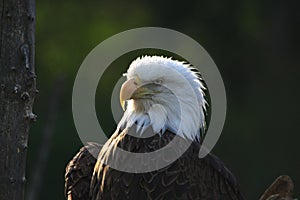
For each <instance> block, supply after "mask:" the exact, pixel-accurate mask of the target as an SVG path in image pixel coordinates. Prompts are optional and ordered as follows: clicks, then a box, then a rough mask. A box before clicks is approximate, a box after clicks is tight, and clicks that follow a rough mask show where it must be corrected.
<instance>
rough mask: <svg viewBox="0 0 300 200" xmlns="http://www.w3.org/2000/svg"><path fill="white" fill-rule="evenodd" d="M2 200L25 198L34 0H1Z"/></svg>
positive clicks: (32, 86) (32, 84) (32, 94)
mask: <svg viewBox="0 0 300 200" xmlns="http://www.w3.org/2000/svg"><path fill="white" fill-rule="evenodd" d="M0 17H1V18H0V38H1V40H0V199H1V200H22V199H24V185H25V181H26V179H25V165H26V151H27V139H28V133H29V126H30V122H31V121H35V119H36V115H34V114H33V113H32V104H33V101H34V97H35V94H36V92H37V91H36V75H35V69H34V30H35V1H34V0H1V1H0Z"/></svg>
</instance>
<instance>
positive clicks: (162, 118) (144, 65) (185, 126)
mask: <svg viewBox="0 0 300 200" xmlns="http://www.w3.org/2000/svg"><path fill="white" fill-rule="evenodd" d="M125 76H126V77H127V81H126V82H125V83H123V85H122V87H121V91H120V103H121V106H122V108H123V109H124V110H125V112H124V115H123V117H122V119H121V121H120V123H119V124H118V128H120V129H124V128H130V127H131V126H133V125H134V124H136V125H138V126H137V127H138V128H137V129H138V130H137V131H140V134H141V135H142V134H143V132H144V130H145V129H146V128H147V127H149V126H152V129H153V131H154V132H155V133H158V134H163V133H164V132H165V130H169V131H172V132H173V133H175V134H177V135H179V136H181V137H183V138H187V139H190V140H197V141H200V139H201V138H200V135H202V134H204V133H203V131H204V127H205V109H206V108H205V106H206V104H207V103H206V100H205V97H204V96H205V94H204V89H205V88H204V86H203V83H202V82H201V81H200V78H199V76H198V74H197V72H195V70H193V68H192V67H191V66H190V65H189V64H186V63H185V62H180V61H177V60H172V59H171V58H165V57H160V56H143V57H140V58H137V59H136V60H134V61H133V62H132V63H131V64H130V66H129V68H128V70H127V73H126V74H125Z"/></svg>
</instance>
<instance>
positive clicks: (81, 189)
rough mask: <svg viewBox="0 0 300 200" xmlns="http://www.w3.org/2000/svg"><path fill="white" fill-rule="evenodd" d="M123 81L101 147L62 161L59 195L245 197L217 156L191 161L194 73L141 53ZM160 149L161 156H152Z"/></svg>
mask: <svg viewBox="0 0 300 200" xmlns="http://www.w3.org/2000/svg"><path fill="white" fill-rule="evenodd" d="M125 76H126V77H127V81H126V82H125V83H123V85H122V87H121V91H120V103H121V105H122V107H123V109H124V110H125V112H124V115H123V117H122V119H121V121H120V122H119V124H118V126H117V129H116V131H115V132H114V134H113V135H112V136H111V138H110V139H109V140H108V141H107V142H106V143H105V144H104V145H103V146H101V145H98V144H95V143H90V144H88V145H86V146H85V147H83V148H82V149H81V150H80V151H79V153H78V154H77V155H76V156H75V157H74V158H73V159H72V160H71V161H70V162H69V164H68V165H67V168H66V174H65V196H66V198H67V199H69V200H71V199H72V200H83V199H85V200H87V199H91V200H103V199H105V200H106V199H113V200H123V199H130V200H135V199H137V200H140V199H149V200H154V199H156V200H161V199H182V200H187V199H192V200H195V199H211V200H219V199H222V200H229V199H230V200H232V199H237V200H240V199H244V198H243V196H242V194H241V192H240V189H239V186H238V184H237V181H236V179H235V177H234V176H233V174H232V173H231V172H230V171H229V170H228V169H227V168H226V167H225V166H224V164H223V163H222V162H221V161H220V160H219V159H218V158H217V157H216V156H214V155H213V154H211V153H209V154H208V155H207V156H206V157H204V158H199V157H198V153H199V150H200V147H201V143H202V140H203V137H204V132H205V128H206V121H205V113H206V106H207V102H206V99H205V93H204V90H205V87H204V85H203V83H202V81H201V80H200V78H199V76H198V74H197V72H195V70H194V69H193V68H192V67H191V66H190V65H189V64H187V63H185V62H179V61H177V60H173V59H171V58H165V57H159V56H144V57H141V58H137V59H136V60H134V61H133V62H132V63H131V64H130V66H129V68H128V71H127V73H126V74H125ZM174 141H176V142H174ZM171 144H172V145H171ZM118 149H122V150H123V151H118ZM160 149H164V151H165V152H163V153H160V154H155V155H156V156H153V155H152V154H151V153H153V152H156V151H158V150H160ZM123 152H129V153H133V155H134V156H133V157H132V156H129V155H131V154H123ZM92 154H97V155H98V159H96V158H94V157H93V156H92ZM137 154H139V155H140V154H143V155H146V156H142V157H138V156H136V157H135V155H137ZM129 157H130V158H129ZM143 170H144V171H143Z"/></svg>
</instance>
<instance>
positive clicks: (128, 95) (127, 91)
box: [120, 77, 154, 110]
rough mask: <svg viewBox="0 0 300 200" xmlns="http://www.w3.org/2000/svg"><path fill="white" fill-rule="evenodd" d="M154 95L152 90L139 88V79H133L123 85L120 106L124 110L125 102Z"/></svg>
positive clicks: (144, 87)
mask: <svg viewBox="0 0 300 200" xmlns="http://www.w3.org/2000/svg"><path fill="white" fill-rule="evenodd" d="M149 94H154V92H153V91H152V90H150V89H149V88H147V87H146V86H141V81H140V79H139V77H134V78H131V79H129V80H127V81H126V82H125V83H123V85H122V87H121V91H120V104H121V106H122V108H123V110H125V102H126V101H127V100H129V99H140V98H143V97H144V96H145V95H149Z"/></svg>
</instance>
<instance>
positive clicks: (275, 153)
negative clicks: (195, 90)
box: [27, 0, 300, 200]
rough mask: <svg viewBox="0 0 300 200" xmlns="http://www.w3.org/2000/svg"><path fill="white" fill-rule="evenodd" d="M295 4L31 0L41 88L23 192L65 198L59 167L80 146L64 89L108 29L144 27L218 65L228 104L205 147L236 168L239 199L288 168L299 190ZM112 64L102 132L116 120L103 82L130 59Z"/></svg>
mask: <svg viewBox="0 0 300 200" xmlns="http://www.w3.org/2000/svg"><path fill="white" fill-rule="evenodd" d="M299 6H300V1H297V0H291V1H283V0H282V1H276V0H275V1H271V0H264V1H261V0H244V1H239V0H230V1H217V0H210V1H196V0H194V1H190V0H187V1H157V0H152V1H145V0H144V1H141V0H133V1H130V2H126V1H120V0H119V1H107V0H102V1H92V0H89V1H70V0H66V1H57V0H51V1H50V0H43V1H38V2H37V9H36V11H37V26H36V68H37V74H38V88H39V90H40V93H39V95H38V96H37V98H36V101H35V105H34V111H35V113H36V114H37V115H38V121H37V122H36V123H35V124H33V125H32V128H31V134H30V139H29V149H28V162H27V178H28V183H27V195H28V196H30V197H28V198H30V199H33V200H35V199H44V200H48V199H49V200H50V199H51V200H53V199H58V200H59V199H64V196H63V188H64V169H65V166H66V164H67V162H68V161H69V159H71V158H72V156H73V155H74V154H75V153H76V152H77V151H78V149H79V148H80V147H81V146H82V143H81V141H80V139H79V137H78V135H77V132H76V129H75V126H74V123H73V118H72V110H71V105H72V103H71V95H72V86H73V82H74V80H75V76H76V72H77V70H78V69H79V67H80V64H81V63H82V61H83V60H84V58H85V57H86V56H87V54H88V53H89V52H90V51H91V50H92V49H93V48H94V47H95V46H96V45H98V44H99V43H100V42H101V41H103V40H105V39H106V38H108V37H110V36H112V35H114V34H117V33H119V32H121V31H125V30H128V29H132V28H137V27H144V26H158V27H165V28H171V29H175V30H177V31H180V32H182V33H184V34H187V35H189V36H190V37H192V38H193V39H195V40H197V41H198V42H199V43H200V44H201V45H202V46H203V47H204V48H205V49H206V50H207V51H208V52H209V54H210V55H211V56H212V58H213V59H214V61H215V62H216V64H217V66H218V67H219V70H220V72H221V74H222V77H223V80H224V83H225V87H226V92H227V98H228V111H227V119H226V123H225V127H224V130H223V133H222V135H221V138H220V140H219V141H218V143H217V145H216V147H215V148H214V150H213V152H214V153H215V154H216V155H218V156H219V157H220V158H221V159H222V160H223V161H224V162H225V163H226V164H227V166H228V167H229V168H230V169H231V170H232V171H233V173H234V174H235V175H236V177H237V178H238V180H239V182H240V185H241V188H242V190H243V192H244V193H245V196H246V197H247V199H258V198H259V196H260V195H261V194H262V193H263V191H264V190H265V189H266V188H267V186H269V185H270V184H271V182H272V181H273V180H274V179H275V178H276V177H277V176H278V175H281V174H288V175H290V176H291V177H292V179H293V180H294V182H295V185H296V195H297V196H298V197H299V196H300V160H299V154H298V153H300V151H299V141H298V140H299V139H300V128H299V115H300V107H299V102H300V94H299V83H300V82H299V76H300V73H299V72H300V65H299V64H300V61H299V44H300V40H299V36H300V27H299V24H300V16H299V13H300V12H299ZM118 64H119V65H120V64H121V65H120V69H121V70H120V69H119V70H118V71H116V72H114V71H113V70H112V68H110V70H108V71H107V72H106V76H105V78H103V79H101V81H102V82H101V88H100V89H99V90H98V94H97V97H96V100H97V103H98V104H97V111H98V114H99V113H100V115H101V116H107V117H104V119H103V120H104V121H101V122H100V123H101V124H104V125H105V130H106V131H108V132H109V131H112V130H113V129H114V128H115V123H114V121H113V120H112V116H111V115H112V114H111V113H110V109H109V107H110V104H109V103H110V95H111V89H112V87H113V84H114V81H116V80H117V79H118V78H119V76H120V75H121V74H122V72H124V71H125V69H126V68H127V66H128V64H129V61H128V60H127V61H124V62H123V63H122V62H121V61H119V62H118ZM114 69H115V68H114ZM122 70H123V71H122ZM108 104H109V106H108ZM102 118H103V117H101V119H102ZM33 183H38V184H36V185H35V184H33Z"/></svg>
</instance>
